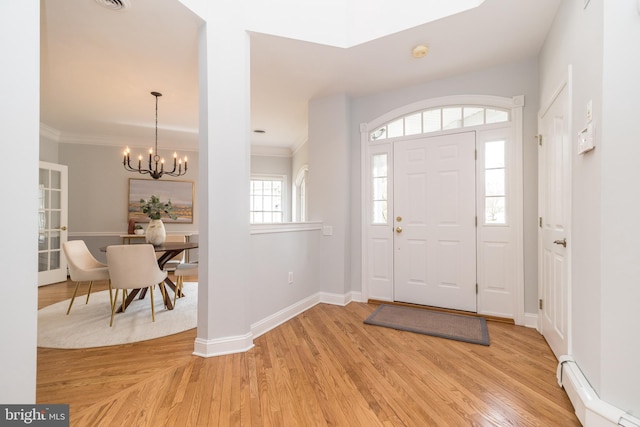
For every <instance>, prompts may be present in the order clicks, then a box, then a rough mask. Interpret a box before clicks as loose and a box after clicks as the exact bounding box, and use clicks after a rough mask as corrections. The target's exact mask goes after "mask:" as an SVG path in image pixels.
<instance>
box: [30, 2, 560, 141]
mask: <svg viewBox="0 0 640 427" xmlns="http://www.w3.org/2000/svg"><path fill="white" fill-rule="evenodd" d="M560 1H561V0H518V1H513V0H486V1H485V2H484V3H483V4H482V5H480V6H479V7H477V8H475V9H471V10H469V11H466V12H462V13H459V14H457V15H453V16H450V17H448V18H444V19H440V20H437V21H434V22H430V23H428V24H425V25H421V26H418V27H414V28H410V29H407V30H405V31H402V32H399V33H395V34H392V35H389V36H386V37H382V38H378V39H376V40H372V41H369V42H366V43H363V44H360V45H357V46H354V47H351V48H347V49H344V48H338V47H331V46H326V45H321V44H314V43H309V42H303V41H298V40H292V39H287V38H283V37H276V36H270V35H265V34H256V33H252V34H251V126H252V129H261V130H264V131H265V133H260V134H259V133H252V141H251V142H252V145H254V146H261V147H271V148H274V149H289V150H295V149H296V148H297V147H299V146H300V145H301V144H303V143H304V142H305V141H306V139H307V103H308V101H309V100H310V99H312V98H314V97H321V96H327V95H331V94H336V93H346V94H348V95H350V96H354V97H357V96H362V95H366V94H370V93H377V92H382V91H386V90H392V89H396V88H401V87H406V86H411V85H416V84H420V83H425V82H429V81H433V80H437V79H441V78H444V77H447V76H452V75H457V74H464V73H468V72H471V71H475V70H480V69H484V68H488V67H492V66H496V65H500V64H505V63H509V62H513V61H518V60H522V59H525V58H530V57H535V56H537V54H538V52H539V51H540V48H541V46H542V44H543V42H544V39H545V37H546V34H547V32H548V29H549V27H550V25H551V22H552V21H553V18H554V16H555V13H556V10H557V8H558V5H559V4H560ZM131 3H132V7H131V8H130V9H128V10H126V11H113V10H108V9H106V8H105V7H103V6H100V5H99V4H98V3H97V2H96V1H95V0H64V1H59V0H43V1H42V20H41V22H42V24H41V27H42V28H41V107H40V108H41V123H42V124H43V129H44V131H45V132H48V133H49V135H50V136H52V137H55V138H58V139H59V140H60V141H63V142H83V143H97V144H110V145H118V146H122V145H130V146H151V145H152V144H153V140H154V126H155V98H154V97H153V96H152V95H151V94H150V92H151V91H158V92H161V93H162V94H163V96H162V97H160V98H159V105H158V144H159V147H160V148H163V147H164V148H170V149H178V150H180V149H183V150H197V145H198V142H197V131H198V70H197V67H198V65H197V50H198V47H197V29H198V26H199V25H200V23H201V22H200V20H199V18H197V17H196V16H194V15H193V14H192V13H191V12H190V11H189V10H187V9H186V8H185V7H184V6H183V5H182V4H181V3H180V2H179V1H178V0H132V1H131ZM168 29H170V30H168ZM417 44H427V45H428V46H429V54H428V55H427V56H426V57H424V58H421V59H415V58H413V57H412V56H411V50H412V48H413V47H414V46H415V45H417Z"/></svg>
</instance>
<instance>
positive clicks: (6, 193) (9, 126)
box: [0, 1, 40, 404]
mask: <svg viewBox="0 0 640 427" xmlns="http://www.w3.org/2000/svg"><path fill="white" fill-rule="evenodd" d="M0 52H2V64H3V66H2V67H0V94H2V96H1V97H0V111H1V112H2V115H1V117H0V135H1V136H2V147H3V151H4V153H3V154H4V156H3V157H4V161H3V168H4V172H5V173H4V180H5V183H4V185H3V186H2V198H3V200H4V201H5V204H7V205H8V208H6V209H3V212H2V223H3V225H4V227H3V232H2V237H3V244H2V245H0V254H1V256H2V258H3V259H6V260H11V266H10V267H9V268H5V269H4V270H3V279H2V281H1V283H2V285H0V289H1V290H2V295H4V296H5V300H4V301H3V302H4V303H3V304H2V310H0V342H1V343H2V344H0V345H1V346H2V351H1V356H0V360H1V361H2V365H3V367H4V369H3V370H2V380H1V381H0V383H1V384H2V387H0V402H2V403H4V404H12V403H15V404H18V403H21V404H28V403H35V400H36V346H37V308H38V290H37V286H38V273H37V267H36V266H37V265H38V262H37V253H38V246H37V241H38V231H37V227H36V224H37V218H38V217H37V212H38V198H37V194H38V140H39V136H38V135H39V129H40V126H39V120H40V93H39V92H40V2H34V1H26V2H22V1H19V2H6V1H5V2H0Z"/></svg>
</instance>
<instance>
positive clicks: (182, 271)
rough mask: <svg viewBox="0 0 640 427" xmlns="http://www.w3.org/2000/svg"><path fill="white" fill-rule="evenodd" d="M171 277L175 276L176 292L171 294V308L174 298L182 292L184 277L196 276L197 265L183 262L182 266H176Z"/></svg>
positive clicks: (174, 302)
mask: <svg viewBox="0 0 640 427" xmlns="http://www.w3.org/2000/svg"><path fill="white" fill-rule="evenodd" d="M173 275H174V276H176V291H175V293H174V294H173V306H174V307H175V306H176V298H177V296H178V294H179V293H180V292H181V291H182V287H183V286H184V276H197V275H198V264H197V263H195V262H185V263H182V264H178V266H177V267H176V269H175V270H174V272H173Z"/></svg>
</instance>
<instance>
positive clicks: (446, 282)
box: [393, 132, 477, 312]
mask: <svg viewBox="0 0 640 427" xmlns="http://www.w3.org/2000/svg"><path fill="white" fill-rule="evenodd" d="M393 157H394V189H393V194H394V198H395V200H394V207H393V224H394V225H393V228H394V236H395V237H394V300H395V301H403V302H410V303H416V304H422V305H430V306H437V307H444V308H452V309H457V310H465V311H471V312H476V310H477V305H476V225H475V223H476V194H475V188H476V171H475V132H464V133H457V134H451V135H442V136H434V137H423V138H418V139H412V140H404V141H397V142H395V143H394V154H393Z"/></svg>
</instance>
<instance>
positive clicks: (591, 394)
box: [557, 356, 640, 427]
mask: <svg viewBox="0 0 640 427" xmlns="http://www.w3.org/2000/svg"><path fill="white" fill-rule="evenodd" d="M557 377H558V384H560V386H561V387H563V388H564V390H565V392H566V393H567V396H569V399H570V400H571V404H573V408H574V409H575V411H576V416H577V417H578V420H580V422H581V423H582V425H583V426H585V427H615V426H622V427H640V419H638V418H636V417H635V416H633V415H631V414H628V413H626V412H624V411H623V410H621V409H619V408H616V407H615V406H613V405H611V404H610V403H607V402H605V401H604V400H602V399H600V397H599V396H598V394H597V393H596V392H595V390H594V389H593V388H592V387H591V385H590V384H589V382H588V381H587V378H586V377H585V376H584V374H583V373H582V371H581V370H580V368H579V367H578V365H577V364H576V362H575V360H573V358H572V357H570V356H562V357H560V363H559V364H558V372H557Z"/></svg>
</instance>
